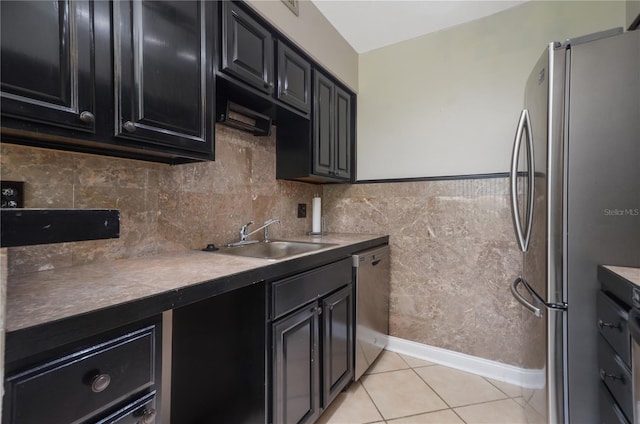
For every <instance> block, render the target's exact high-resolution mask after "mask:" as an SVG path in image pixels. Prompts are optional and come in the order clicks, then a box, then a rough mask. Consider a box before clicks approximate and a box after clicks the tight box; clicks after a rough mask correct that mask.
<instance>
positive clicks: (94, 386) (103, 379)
mask: <svg viewBox="0 0 640 424" xmlns="http://www.w3.org/2000/svg"><path fill="white" fill-rule="evenodd" d="M109 384H111V376H110V375H109V374H98V375H96V376H95V377H93V378H92V379H91V391H92V392H93V393H100V392H103V391H105V390H106V388H107V387H109Z"/></svg>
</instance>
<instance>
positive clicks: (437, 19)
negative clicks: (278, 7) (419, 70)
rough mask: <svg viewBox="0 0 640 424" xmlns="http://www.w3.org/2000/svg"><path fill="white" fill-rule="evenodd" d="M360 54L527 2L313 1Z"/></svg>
mask: <svg viewBox="0 0 640 424" xmlns="http://www.w3.org/2000/svg"><path fill="white" fill-rule="evenodd" d="M311 1H312V2H313V3H314V4H315V5H316V7H317V8H318V9H320V12H322V14H323V15H324V16H325V17H326V18H327V19H328V20H329V22H331V24H332V25H333V26H334V27H335V28H336V30H338V32H339V33H340V34H341V35H342V36H343V37H344V38H345V39H346V40H347V42H348V43H349V44H351V47H353V48H354V50H356V51H357V52H358V53H364V52H367V51H369V50H374V49H377V48H380V47H384V46H387V45H390V44H395V43H398V42H400V41H404V40H409V39H411V38H415V37H418V36H421V35H424V34H428V33H431V32H436V31H439V30H441V29H444V28H448V27H452V26H455V25H459V24H462V23H465V22H469V21H473V20H476V19H479V18H482V17H485V16H489V15H493V14H494V13H497V12H500V11H502V10H505V9H509V8H511V7H514V6H517V5H519V4H522V3H524V2H525V1H527V0H311Z"/></svg>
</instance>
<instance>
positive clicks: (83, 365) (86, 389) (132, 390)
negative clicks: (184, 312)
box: [2, 317, 162, 424]
mask: <svg viewBox="0 0 640 424" xmlns="http://www.w3.org/2000/svg"><path fill="white" fill-rule="evenodd" d="M161 334H162V331H161V319H160V317H156V318H153V319H150V320H146V321H144V322H141V323H139V324H133V325H130V326H127V327H123V328H121V329H117V330H113V331H110V332H108V333H105V334H104V335H100V336H95V337H92V338H91V340H90V341H81V342H78V343H74V344H73V345H71V346H65V347H62V348H59V349H56V351H55V352H51V353H47V352H44V353H38V354H35V356H34V358H35V359H34V360H32V359H31V358H25V359H21V360H19V361H17V363H9V364H7V365H6V367H7V376H6V378H5V382H4V386H5V396H4V399H3V411H2V412H3V416H2V422H3V423H5V424H42V423H89V422H91V423H116V422H117V423H134V422H135V423H144V424H152V423H156V422H157V423H160V422H161V420H160V418H159V412H158V411H159V410H158V408H157V404H159V397H160V396H159V390H160V386H161V383H160V380H161V377H160V373H161V363H162V356H161V348H160V347H161Z"/></svg>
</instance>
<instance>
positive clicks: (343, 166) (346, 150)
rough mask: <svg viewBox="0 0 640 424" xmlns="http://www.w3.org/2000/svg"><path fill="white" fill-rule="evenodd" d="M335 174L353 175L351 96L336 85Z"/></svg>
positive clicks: (347, 176) (344, 176)
mask: <svg viewBox="0 0 640 424" xmlns="http://www.w3.org/2000/svg"><path fill="white" fill-rule="evenodd" d="M335 146H336V147H335V149H336V158H335V175H336V176H338V177H342V178H347V179H348V178H350V177H351V96H350V95H349V93H347V92H346V91H344V90H342V89H341V88H339V87H336V143H335Z"/></svg>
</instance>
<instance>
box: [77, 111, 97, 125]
mask: <svg viewBox="0 0 640 424" xmlns="http://www.w3.org/2000/svg"><path fill="white" fill-rule="evenodd" d="M80 120H81V121H82V122H84V123H85V124H93V123H94V122H95V121H96V117H95V115H94V114H93V113H91V112H89V111H88V110H85V111H83V112H82V113H81V114H80Z"/></svg>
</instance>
